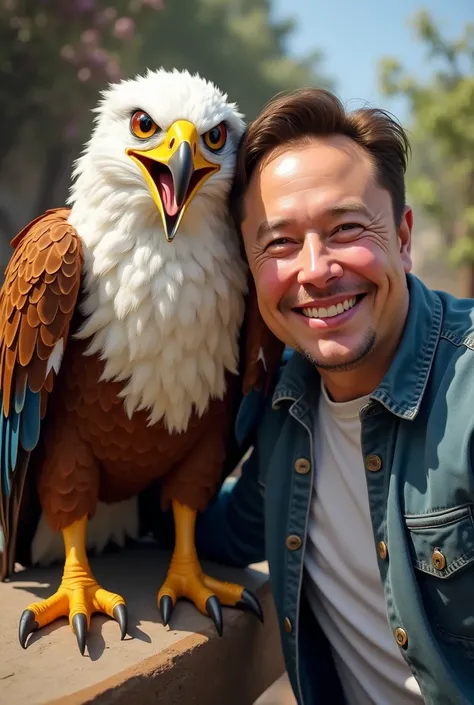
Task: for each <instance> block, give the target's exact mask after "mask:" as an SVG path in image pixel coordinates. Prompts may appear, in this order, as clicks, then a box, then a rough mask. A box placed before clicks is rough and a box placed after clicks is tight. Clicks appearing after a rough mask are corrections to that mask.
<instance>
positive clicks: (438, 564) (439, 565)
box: [431, 549, 446, 570]
mask: <svg viewBox="0 0 474 705" xmlns="http://www.w3.org/2000/svg"><path fill="white" fill-rule="evenodd" d="M431 562H432V564H433V565H434V567H435V568H436V570H444V569H445V568H446V556H445V555H444V553H441V551H439V550H438V549H435V550H434V551H433V553H432V554H431Z"/></svg>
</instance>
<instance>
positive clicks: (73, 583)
mask: <svg viewBox="0 0 474 705" xmlns="http://www.w3.org/2000/svg"><path fill="white" fill-rule="evenodd" d="M86 523H87V519H86V518H83V519H80V520H79V521H78V522H75V523H74V524H72V525H71V526H69V527H68V528H67V529H65V530H64V531H63V536H64V543H65V548H66V562H65V565H64V573H63V577H62V580H61V585H60V586H59V588H58V590H57V592H55V593H54V595H51V597H48V599H46V600H43V601H42V602H33V603H31V604H30V605H28V607H27V608H26V609H25V610H24V611H23V614H22V615H21V618H20V626H19V633H18V636H19V640H20V644H21V646H22V647H23V648H24V649H25V648H26V640H27V639H28V635H29V634H31V633H32V632H34V631H36V630H37V629H40V628H41V627H44V626H46V625H47V624H50V623H51V622H54V621H55V620H56V619H58V618H59V617H68V618H69V624H70V625H71V628H72V630H73V632H74V633H75V635H76V639H77V643H78V646H79V649H80V652H81V654H82V655H84V651H85V647H86V637H87V632H88V629H89V624H90V618H91V615H92V614H93V613H94V612H103V613H104V614H107V615H108V616H109V617H112V618H113V619H115V620H116V621H117V622H118V623H119V626H120V631H121V638H122V639H123V638H124V636H125V634H126V632H127V607H126V605H125V601H124V599H123V597H121V596H120V595H116V594H114V593H112V592H109V591H108V590H104V589H103V588H102V587H101V586H100V585H99V584H98V583H97V582H96V580H95V579H94V577H93V576H92V573H91V569H90V567H89V562H88V560H87V556H86V553H85V528H86Z"/></svg>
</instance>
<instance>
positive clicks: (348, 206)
mask: <svg viewBox="0 0 474 705" xmlns="http://www.w3.org/2000/svg"><path fill="white" fill-rule="evenodd" d="M346 213H361V214H362V215H366V216H367V217H368V218H371V217H372V213H371V212H370V211H369V209H368V208H367V206H364V204H363V203H358V202H357V201H354V202H353V203H341V204H339V205H337V206H332V207H331V208H328V210H327V211H326V214H328V215H345V214H346Z"/></svg>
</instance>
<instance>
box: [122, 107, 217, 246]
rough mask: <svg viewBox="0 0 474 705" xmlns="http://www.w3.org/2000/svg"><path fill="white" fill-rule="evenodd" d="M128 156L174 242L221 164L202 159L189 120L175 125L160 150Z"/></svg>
mask: <svg viewBox="0 0 474 705" xmlns="http://www.w3.org/2000/svg"><path fill="white" fill-rule="evenodd" d="M126 153H127V154H128V156H129V157H131V158H132V159H133V161H134V162H136V164H138V166H139V167H140V169H141V170H142V172H143V176H144V177H145V181H146V182H147V184H148V187H149V189H150V191H151V194H152V196H153V200H154V201H155V203H156V205H157V207H158V210H159V212H160V215H161V220H162V221H163V227H164V229H165V234H166V239H167V240H168V242H171V241H172V240H173V238H174V236H175V235H176V232H177V230H178V228H179V224H180V223H181V219H182V217H183V215H184V213H185V211H186V209H187V207H188V206H189V204H190V202H191V201H192V199H193V197H194V196H195V195H196V193H197V192H198V191H199V189H200V188H201V186H202V185H203V183H204V182H205V181H206V179H208V178H209V177H210V176H211V174H213V173H214V172H216V171H218V170H219V168H220V167H219V165H218V164H213V163H212V162H209V161H207V159H205V158H204V157H203V155H202V153H201V150H200V148H199V135H198V132H197V130H196V128H195V127H194V125H193V124H192V123H191V122H188V120H177V121H176V122H174V123H173V124H172V125H171V127H170V129H169V130H168V132H167V133H166V137H165V139H164V141H163V142H162V143H161V144H160V145H159V147H155V148H154V149H149V150H144V151H142V150H138V149H131V148H129V149H127V150H126Z"/></svg>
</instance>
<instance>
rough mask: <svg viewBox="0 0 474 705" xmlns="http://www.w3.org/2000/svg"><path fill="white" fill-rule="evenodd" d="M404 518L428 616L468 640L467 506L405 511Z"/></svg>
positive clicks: (471, 590) (472, 538) (470, 553)
mask: <svg viewBox="0 0 474 705" xmlns="http://www.w3.org/2000/svg"><path fill="white" fill-rule="evenodd" d="M405 523H406V527H407V530H408V540H409V546H410V552H411V557H412V561H413V565H414V567H415V569H416V573H417V577H418V584H419V586H420V590H421V593H422V596H423V601H424V603H425V606H426V612H427V615H428V618H429V619H431V620H432V621H433V623H434V624H436V626H438V627H439V628H440V629H442V630H443V631H444V632H446V633H447V634H449V635H451V636H453V637H458V638H462V639H472V640H473V641H474V521H473V506H472V505H470V504H469V505H463V506H460V507H455V508H453V509H447V510H443V511H438V512H433V513H430V514H423V515H409V516H405Z"/></svg>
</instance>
